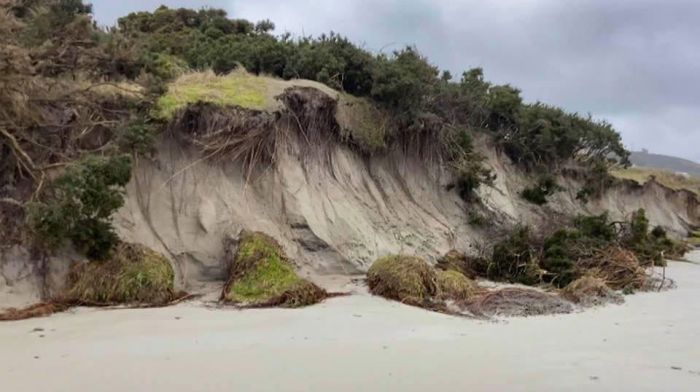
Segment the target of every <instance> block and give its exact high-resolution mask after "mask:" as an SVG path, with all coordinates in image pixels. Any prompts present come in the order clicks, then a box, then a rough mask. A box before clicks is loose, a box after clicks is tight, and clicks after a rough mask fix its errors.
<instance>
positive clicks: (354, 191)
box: [115, 141, 698, 288]
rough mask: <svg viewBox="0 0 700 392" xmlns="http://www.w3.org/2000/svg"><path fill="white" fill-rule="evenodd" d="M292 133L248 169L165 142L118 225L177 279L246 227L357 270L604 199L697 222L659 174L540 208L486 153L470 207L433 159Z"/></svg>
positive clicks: (319, 268)
mask: <svg viewBox="0 0 700 392" xmlns="http://www.w3.org/2000/svg"><path fill="white" fill-rule="evenodd" d="M298 143H299V142H298V141H291V142H290V143H289V144H288V145H286V146H285V147H284V148H281V149H278V151H277V157H276V160H275V163H273V164H270V165H268V166H266V167H259V168H256V170H255V171H254V172H252V173H250V172H247V171H245V170H243V167H242V165H240V164H237V163H233V162H226V161H225V160H223V161H221V160H219V161H217V162H204V161H200V160H199V159H200V156H199V155H198V154H197V153H195V152H193V151H192V150H188V149H183V148H182V147H180V146H178V145H176V144H175V143H167V142H164V143H163V144H162V145H161V152H160V154H159V155H158V156H159V159H158V161H157V163H155V162H139V165H138V168H137V170H136V173H135V176H134V179H133V181H132V183H131V184H130V185H129V188H128V201H127V204H126V206H125V207H124V208H123V209H122V210H121V211H120V212H119V214H118V217H117V218H116V220H115V221H116V223H117V225H118V227H119V231H120V234H121V235H122V236H123V237H125V238H126V239H127V240H129V241H136V242H143V243H145V244H146V245H149V246H151V247H153V248H155V249H157V250H160V251H162V252H164V253H166V254H167V255H169V256H170V257H171V259H172V260H173V262H174V263H175V265H176V271H177V273H178V282H179V283H180V284H181V285H183V287H185V288H194V287H196V286H197V285H198V284H199V283H201V282H206V281H212V280H222V279H224V278H223V277H224V276H225V273H226V268H227V266H226V265H224V263H223V261H222V252H223V248H222V244H223V241H224V239H226V238H235V237H236V236H237V234H238V232H239V231H240V230H242V229H250V230H259V231H263V232H266V233H269V234H270V235H272V236H273V237H275V238H276V239H278V240H279V241H280V243H281V244H282V246H284V248H285V249H286V250H287V251H288V253H289V254H290V256H292V257H293V258H294V259H295V260H296V261H297V262H298V263H299V264H300V265H299V267H300V268H301V270H302V271H304V272H306V273H309V274H353V273H359V272H364V271H366V270H367V268H368V267H369V265H370V264H371V262H372V261H373V260H375V259H376V258H377V257H380V256H383V255H386V254H393V253H404V254H411V255H418V256H421V257H424V258H425V259H427V260H429V261H434V260H435V259H436V258H437V257H438V256H440V255H442V254H444V253H445V252H447V251H448V250H450V249H455V248H456V249H459V250H462V251H466V252H475V251H477V250H478V249H479V247H481V246H483V245H484V244H488V243H489V242H490V241H491V240H492V237H493V235H494V234H495V233H497V232H498V230H499V229H504V228H507V227H509V226H510V225H513V224H517V223H526V224H530V225H534V226H543V225H547V224H548V223H549V222H552V221H553V220H556V219H557V218H558V217H561V216H567V215H575V214H578V213H601V212H603V211H606V210H609V211H610V213H611V214H612V218H613V219H623V218H625V217H626V216H628V215H629V214H631V213H632V212H633V211H636V210H637V209H638V208H644V209H645V210H646V211H647V216H648V217H649V218H650V220H651V222H652V224H661V225H663V226H665V227H667V228H669V229H670V230H671V231H673V232H676V233H677V234H679V235H681V234H684V233H685V232H686V230H687V225H688V223H692V222H696V221H697V214H698V208H697V203H696V201H695V198H694V196H693V195H691V194H686V193H684V192H677V191H672V190H669V189H666V188H663V187H662V186H660V185H658V184H655V183H648V184H647V185H645V186H637V185H633V184H627V183H623V184H620V185H618V186H616V187H614V188H613V189H611V190H609V191H608V192H607V193H606V194H605V195H604V196H603V197H602V198H601V199H600V200H597V201H594V202H591V203H589V204H588V205H586V206H583V205H582V204H581V203H580V202H579V201H577V200H576V199H575V191H570V192H567V191H565V192H560V193H558V194H556V195H555V196H553V197H552V200H551V202H550V203H548V205H547V207H546V208H544V209H543V208H539V207H533V206H532V205H531V204H529V203H527V202H525V201H523V200H522V199H521V198H520V197H519V195H518V192H519V191H520V190H521V189H522V187H523V184H524V183H525V179H524V178H523V176H522V174H521V173H520V172H518V171H517V170H516V169H515V168H514V167H512V166H511V165H510V164H509V163H508V162H505V159H506V158H503V157H499V156H497V155H496V153H495V152H492V153H490V154H488V155H489V163H490V164H491V166H492V167H493V169H494V171H495V173H496V174H497V180H496V182H495V184H494V186H493V187H490V188H489V187H483V189H481V190H480V193H481V197H482V200H483V204H484V206H483V207H475V206H470V205H468V204H465V203H464V202H463V201H462V200H461V199H460V198H459V196H458V195H457V194H456V192H454V191H451V190H448V188H449V187H448V186H447V185H448V184H449V182H450V178H449V174H448V173H447V172H446V171H444V170H441V169H440V165H439V164H438V163H434V164H425V163H424V162H421V161H419V160H417V159H414V158H410V157H408V156H406V155H405V154H402V153H401V152H398V151H396V152H393V153H389V154H387V155H385V156H382V157H372V158H366V157H363V156H361V155H360V154H357V153H355V152H353V151H352V150H350V149H349V148H347V147H346V146H344V145H341V144H335V145H332V146H331V147H330V148H329V150H328V151H327V152H326V153H325V154H324V156H323V157H322V159H319V157H313V156H309V155H304V154H302V153H300V151H299V146H298ZM485 148H486V149H487V148H488V147H485ZM487 151H488V150H487ZM562 181H566V180H562ZM568 181H569V182H571V181H570V180H568ZM570 185H572V186H571V187H570V188H571V189H576V187H574V186H573V185H574V184H570ZM472 209H478V211H479V213H480V214H482V215H483V216H486V217H487V218H486V219H487V221H486V223H485V224H483V225H481V226H478V227H477V226H474V225H471V224H470V223H469V219H470V210H472Z"/></svg>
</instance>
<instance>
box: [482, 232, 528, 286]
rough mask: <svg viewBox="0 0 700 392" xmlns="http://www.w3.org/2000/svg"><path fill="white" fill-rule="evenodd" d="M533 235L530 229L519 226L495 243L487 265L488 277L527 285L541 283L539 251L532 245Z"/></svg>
mask: <svg viewBox="0 0 700 392" xmlns="http://www.w3.org/2000/svg"><path fill="white" fill-rule="evenodd" d="M531 236H532V234H531V232H530V229H528V228H527V227H519V228H516V229H515V230H514V231H513V233H512V234H511V235H510V236H509V237H508V238H506V239H504V240H503V241H501V242H499V243H497V244H496V245H494V247H493V253H492V256H491V260H489V261H488V264H487V267H486V277H487V278H489V279H495V280H509V281H512V282H517V283H522V284H527V285H533V284H536V283H539V282H540V280H541V278H540V275H541V270H540V268H539V266H538V264H537V263H538V260H537V252H536V250H535V249H533V247H532V245H531V242H532V238H531Z"/></svg>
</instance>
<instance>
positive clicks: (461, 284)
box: [437, 270, 478, 301]
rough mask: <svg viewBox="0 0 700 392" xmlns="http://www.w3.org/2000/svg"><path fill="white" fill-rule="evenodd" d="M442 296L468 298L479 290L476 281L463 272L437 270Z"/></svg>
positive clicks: (453, 298) (456, 298) (454, 298)
mask: <svg viewBox="0 0 700 392" xmlns="http://www.w3.org/2000/svg"><path fill="white" fill-rule="evenodd" d="M437 284H438V287H439V288H440V296H441V297H442V298H444V299H452V300H462V301H463V300H467V299H469V298H471V297H473V296H474V295H475V294H476V293H477V292H478V287H477V286H476V283H474V281H472V280H471V279H469V278H467V277H466V276H464V275H463V274H462V273H460V272H457V271H454V270H448V271H437Z"/></svg>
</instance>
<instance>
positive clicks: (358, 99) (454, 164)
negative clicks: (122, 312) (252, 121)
mask: <svg viewBox="0 0 700 392" xmlns="http://www.w3.org/2000/svg"><path fill="white" fill-rule="evenodd" d="M0 7H2V10H1V11H2V12H0V58H2V59H3V61H2V62H0V71H1V72H0V101H1V102H2V105H0V169H2V170H0V198H1V200H3V202H2V204H0V223H6V222H10V221H16V220H17V216H19V217H20V219H22V217H26V221H27V222H28V223H29V225H28V226H27V227H26V228H22V229H31V231H32V233H34V234H36V239H37V241H36V242H37V244H39V245H41V247H42V248H46V249H54V248H56V247H58V246H60V245H61V244H63V243H65V242H67V241H70V242H72V243H73V244H74V245H76V246H77V247H78V248H80V249H81V250H83V251H85V252H87V254H88V256H89V257H91V258H98V259H99V258H103V257H104V256H105V255H106V254H107V253H108V251H109V250H110V248H111V247H113V246H114V244H115V240H116V239H115V236H114V233H113V230H112V228H111V223H110V220H109V216H110V214H111V213H112V212H113V211H115V210H116V209H117V208H119V206H120V205H121V198H122V193H121V192H123V186H124V184H126V182H127V181H128V177H127V176H126V173H127V172H128V171H129V170H128V169H127V167H128V164H127V160H126V159H125V158H122V157H121V154H122V153H124V152H126V153H129V154H132V155H133V154H148V153H150V152H151V150H152V145H153V140H154V135H155V134H156V133H157V132H158V131H159V130H160V129H162V127H163V122H165V121H170V120H172V121H176V122H177V121H179V122H180V123H182V122H183V118H182V117H181V116H180V117H178V116H176V115H175V113H176V112H178V110H179V109H181V108H183V107H185V106H187V105H190V104H195V105H197V104H200V105H201V101H204V102H205V103H210V104H216V105H235V106H238V107H239V108H241V107H242V108H249V109H262V108H267V107H269V105H271V104H272V103H273V102H274V101H273V100H272V97H271V96H270V94H269V90H268V87H269V86H268V85H267V83H272V82H270V81H271V80H273V81H275V83H276V81H278V80H289V79H310V80H313V81H317V82H321V83H324V84H326V85H328V86H330V87H331V88H334V89H336V90H338V91H340V97H341V99H340V103H339V104H338V107H337V110H336V112H337V113H336V114H337V117H338V118H337V119H336V120H339V121H338V124H336V125H337V128H339V129H335V128H334V127H330V128H334V129H333V130H334V131H338V132H339V134H340V135H341V138H342V139H343V140H346V141H347V142H348V143H350V144H352V145H353V146H356V147H358V149H359V150H361V151H363V152H366V153H370V154H371V153H374V152H377V151H380V150H383V149H385V148H387V147H399V148H402V149H403V150H404V151H405V152H406V153H409V154H416V156H417V157H419V158H420V159H424V160H426V161H428V160H433V159H437V160H440V161H441V162H444V163H446V164H447V165H449V167H450V168H451V169H452V171H453V173H454V182H453V184H452V185H451V187H452V188H454V189H455V191H456V192H458V193H459V194H460V195H461V196H462V198H463V199H465V200H468V201H475V200H477V199H478V198H477V196H476V195H477V190H478V189H479V187H480V186H482V185H483V184H489V183H491V182H492V181H493V179H494V177H493V175H492V173H491V172H490V171H489V170H488V168H487V167H486V166H485V164H484V157H483V156H481V154H479V153H478V151H477V149H476V148H475V147H474V142H475V141H476V140H481V139H491V140H493V141H494V142H495V143H496V145H497V146H498V147H499V148H500V149H501V150H502V151H504V152H505V153H506V154H507V155H508V156H509V157H510V158H511V159H512V160H513V161H514V162H516V163H517V164H519V165H521V167H523V168H524V169H527V170H532V171H535V172H537V171H545V170H548V171H551V170H550V169H557V168H558V167H560V166H562V165H563V164H564V163H567V162H569V161H571V159H572V158H573V159H575V161H576V162H577V163H578V165H579V166H581V167H582V168H583V170H587V171H590V172H593V170H594V169H595V170H597V171H598V172H602V173H607V170H608V169H609V168H610V167H611V166H615V165H625V164H626V163H627V157H628V153H627V151H625V150H624V148H623V146H622V144H621V142H620V137H619V135H618V134H617V133H616V132H615V131H614V130H613V129H612V127H611V126H610V125H609V124H607V123H605V122H601V121H596V120H594V119H592V118H590V117H583V116H580V115H577V114H572V113H567V112H565V111H563V110H561V109H559V108H555V107H551V106H548V105H544V104H541V103H535V104H529V103H525V102H523V100H522V98H521V95H520V91H519V90H518V89H517V88H515V87H513V86H510V85H496V84H493V83H490V82H488V81H487V80H485V78H484V73H483V71H482V70H481V69H478V68H477V69H469V70H465V72H463V73H462V74H461V75H460V77H459V78H458V79H454V80H453V78H452V75H450V73H449V72H440V70H439V69H438V68H437V67H435V66H434V65H432V64H431V63H430V62H429V61H428V60H427V59H426V58H425V57H423V56H422V55H421V53H420V52H419V51H418V49H416V48H414V47H406V48H403V49H400V50H397V51H395V52H393V53H379V54H376V53H371V52H369V51H367V50H365V49H363V48H361V47H359V46H357V45H355V44H353V43H352V42H351V41H349V40H348V39H347V38H345V37H342V36H340V35H338V34H334V33H331V34H328V35H321V36H318V37H301V38H297V39H294V38H291V37H290V36H289V35H288V34H283V35H274V34H273V31H274V24H273V23H272V22H271V21H268V20H263V21H259V22H251V21H247V20H242V19H230V18H228V16H227V15H226V13H225V12H224V11H222V10H217V9H202V10H190V9H170V8H167V7H160V8H158V9H157V10H155V11H154V12H138V13H132V14H129V15H127V16H125V17H123V18H120V19H119V21H118V24H117V26H115V27H114V28H110V29H107V30H103V29H100V28H98V27H96V25H95V23H93V21H92V19H91V16H90V13H91V7H90V6H89V5H87V4H85V3H83V2H82V1H80V0H31V1H27V0H10V1H6V2H4V3H3V4H2V6H0ZM240 67H242V69H245V70H247V71H248V72H250V73H251V74H252V75H258V76H260V75H265V76H266V77H264V78H255V77H253V76H252V75H249V74H247V73H245V72H243V71H242V70H238V71H236V70H237V69H239V68H240ZM231 71H235V72H231ZM212 72H214V73H216V74H217V75H218V76H217V75H214V74H212ZM329 107H330V106H328V107H326V106H324V107H323V108H324V110H325V109H328V108H329ZM229 109H231V108H229ZM231 110H233V109H231ZM344 111H345V112H346V113H345V114H346V115H345V116H343V112H344ZM348 112H350V115H348ZM66 113H70V115H66ZM295 114H296V113H295ZM358 116H359V117H361V118H362V119H364V120H362V121H357V117H358ZM343 119H344V121H343ZM268 120H269V119H263V121H261V122H260V123H261V124H262V125H264V124H267V123H266V122H265V121H268ZM270 121H271V120H270ZM307 122H308V121H307ZM324 124H325V123H324ZM324 124H322V125H324ZM210 125H211V124H210ZM227 125H231V124H227ZM234 125H235V124H234ZM247 125H248V124H247V123H241V124H237V125H236V126H235V127H234V128H235V132H237V133H236V136H240V133H241V130H242V129H244V128H246V127H247ZM262 125H261V126H262ZM307 125H308V124H307ZM317 125H318V124H317ZM231 126H232V127H233V125H231ZM317 128H319V129H320V128H322V127H319V126H317ZM324 129H325V128H324ZM258 131H259V129H258ZM219 136H221V135H219ZM268 136H269V133H265V132H253V133H251V134H250V135H247V137H246V138H244V139H243V141H241V140H238V139H237V138H233V139H235V140H233V141H231V143H234V144H235V145H234V146H228V147H230V148H231V149H233V150H235V151H237V152H241V151H243V153H242V154H241V155H238V157H239V158H241V159H248V163H251V162H252V161H254V160H251V159H249V158H250V154H247V153H249V152H251V151H254V152H256V153H257V152H258V151H262V152H261V154H262V155H265V154H269V153H270V151H271V149H270V148H268V147H269V144H270V143H269V138H268ZM207 137H208V138H209V139H216V135H212V134H208V135H207ZM254 138H258V139H261V140H258V141H257V142H256V141H255V140H252V139H254ZM229 139H231V138H229ZM262 139H264V140H262ZM217 140H218V139H217ZM311 140H316V139H313V138H312V139H311ZM236 143H238V144H236ZM205 144H206V143H205ZM241 144H242V145H243V146H241ZM207 146H209V147H211V146H210V145H208V144H207V145H205V147H207ZM86 167H93V168H97V169H98V170H97V172H98V173H99V174H98V175H92V174H90V170H87V169H84V168H86ZM81 168H83V169H81ZM49 171H51V172H49ZM63 171H65V173H62V172H63ZM113 171H114V172H113ZM55 172H58V173H55ZM117 172H118V173H117ZM52 178H59V180H57V181H56V182H53V181H51V179H52ZM598 183H599V182H596V184H598ZM600 183H601V184H604V182H600ZM549 185H553V184H548V183H541V184H538V188H539V189H536V190H534V191H533V192H526V193H527V194H528V195H529V196H526V197H528V198H529V199H533V200H535V201H536V202H538V203H539V202H543V200H544V201H546V197H547V196H548V195H549V194H551V192H553V191H554V190H555V187H554V186H549ZM530 193H532V194H530ZM593 193H594V192H588V193H587V197H588V196H591V195H592V194H593ZM83 203H86V204H85V205H83ZM27 207H28V208H27ZM53 207H58V208H56V209H54V208H53ZM475 222H476V221H475ZM4 226H6V227H5V228H3V229H2V230H3V234H4V235H3V238H6V239H9V238H14V239H16V238H19V237H20V235H19V234H18V233H16V232H11V233H10V231H12V230H15V229H13V228H9V227H7V226H8V225H4ZM15 231H21V230H15ZM506 253H507V252H506ZM509 257H511V256H506V257H505V258H506V259H508V258H509ZM516 259H517V257H516ZM528 266H529V264H528ZM518 268H520V267H518ZM495 271H496V274H497V275H498V274H501V273H503V271H500V269H498V268H497V269H496V270H495ZM530 272H532V271H530ZM528 274H529V273H528Z"/></svg>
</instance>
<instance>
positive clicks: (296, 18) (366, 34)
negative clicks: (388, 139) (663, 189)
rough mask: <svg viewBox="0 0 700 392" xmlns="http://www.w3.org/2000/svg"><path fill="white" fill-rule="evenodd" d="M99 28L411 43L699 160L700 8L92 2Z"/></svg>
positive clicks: (681, 2) (684, 3) (640, 0)
mask: <svg viewBox="0 0 700 392" xmlns="http://www.w3.org/2000/svg"><path fill="white" fill-rule="evenodd" d="M92 3H93V6H94V11H95V16H96V18H97V20H98V22H99V23H100V24H103V25H110V24H113V23H115V21H116V19H117V18H118V17H119V16H122V15H125V14H127V13H129V12H132V11H136V10H152V9H155V8H156V7H157V6H158V5H160V4H165V5H167V6H170V7H183V6H184V7H190V8H201V7H203V6H210V7H215V8H223V9H226V10H227V11H228V12H229V16H230V17H232V18H246V19H250V20H253V21H257V20H260V19H270V20H272V21H273V22H275V24H276V25H277V30H276V32H278V33H283V32H287V31H288V32H290V33H292V34H294V35H297V36H298V35H302V34H306V35H309V34H313V35H318V34H321V33H324V32H329V31H331V30H332V31H335V32H338V33H341V34H343V35H345V36H347V37H349V38H350V39H351V40H352V41H354V42H356V43H358V44H360V45H362V46H364V47H365V48H366V49H369V50H371V51H374V52H378V51H385V52H390V51H391V50H394V49H399V48H401V47H402V46H405V45H415V46H417V47H418V49H419V50H420V51H421V52H422V53H423V54H424V55H426V56H427V57H428V58H429V59H430V60H431V62H433V63H434V64H435V65H437V66H439V67H440V68H442V69H448V70H450V71H451V72H452V73H453V74H454V75H461V72H462V71H463V70H465V69H468V68H472V67H483V68H484V72H485V75H486V78H487V79H489V80H491V81H494V82H497V83H510V84H512V85H514V86H516V87H518V88H520V89H522V90H523V96H524V97H525V99H526V100H528V101H538V100H539V101H543V102H545V103H549V104H555V105H558V106H563V107H565V108H566V109H568V110H571V111H577V112H580V113H583V114H586V113H591V114H592V115H593V116H594V117H596V118H602V119H606V120H608V121H609V122H611V123H612V124H613V125H614V126H615V128H616V129H617V130H618V131H620V132H621V133H622V136H623V140H624V142H625V144H626V145H627V147H629V148H631V149H635V150H639V149H641V148H647V149H649V150H650V151H651V152H657V153H664V154H671V155H677V156H681V157H684V158H689V159H693V160H695V161H700V148H699V147H700V1H697V0H695V1H692V0H634V1H632V0H614V1H611V0H575V1H574V0H571V1H563V0H498V1H485V0H482V1H476V0H444V1H440V0H342V1H335V0H334V1H330V0H327V1H320V0H316V1H314V0H212V1H182V0H159V1H153V0H122V1H114V0H93V1H92Z"/></svg>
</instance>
